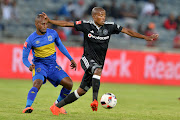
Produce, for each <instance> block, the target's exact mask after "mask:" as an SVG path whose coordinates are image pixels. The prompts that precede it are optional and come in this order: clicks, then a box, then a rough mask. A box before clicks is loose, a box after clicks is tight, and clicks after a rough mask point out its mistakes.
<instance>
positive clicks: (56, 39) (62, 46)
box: [55, 32, 73, 61]
mask: <svg viewBox="0 0 180 120" xmlns="http://www.w3.org/2000/svg"><path fill="white" fill-rule="evenodd" d="M55 34H56V38H55V43H56V46H57V47H58V49H59V50H60V51H61V52H62V53H63V54H64V55H65V56H66V57H67V58H68V59H69V60H70V61H71V60H72V59H73V58H72V57H71V56H70V54H69V53H68V51H67V49H66V47H65V46H64V45H63V44H62V42H61V39H60V38H59V36H58V34H57V32H55Z"/></svg>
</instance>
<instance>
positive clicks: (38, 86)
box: [33, 79, 43, 91]
mask: <svg viewBox="0 0 180 120" xmlns="http://www.w3.org/2000/svg"><path fill="white" fill-rule="evenodd" d="M42 84H43V81H42V80H41V79H36V80H35V81H34V82H33V87H36V88H37V89H38V91H39V89H40V88H41V86H42Z"/></svg>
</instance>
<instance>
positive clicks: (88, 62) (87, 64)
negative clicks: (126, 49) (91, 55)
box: [80, 56, 102, 74]
mask: <svg viewBox="0 0 180 120" xmlns="http://www.w3.org/2000/svg"><path fill="white" fill-rule="evenodd" d="M80 63H81V67H82V68H83V70H84V71H85V72H86V73H90V74H94V71H95V70H96V69H97V68H100V69H102V65H99V64H98V63H96V62H95V61H94V60H93V59H88V58H86V57H85V56H83V57H82V58H81V60H80Z"/></svg>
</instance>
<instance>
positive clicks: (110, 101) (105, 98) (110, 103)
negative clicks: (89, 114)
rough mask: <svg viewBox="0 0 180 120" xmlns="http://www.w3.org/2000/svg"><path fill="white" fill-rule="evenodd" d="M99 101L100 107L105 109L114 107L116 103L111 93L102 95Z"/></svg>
mask: <svg viewBox="0 0 180 120" xmlns="http://www.w3.org/2000/svg"><path fill="white" fill-rule="evenodd" d="M100 101H101V105H102V107H103V108H107V109H110V108H113V107H115V106H116V103H117V99H116V96H115V95H114V94H113V93H105V94H104V95H102V97H101V100H100Z"/></svg>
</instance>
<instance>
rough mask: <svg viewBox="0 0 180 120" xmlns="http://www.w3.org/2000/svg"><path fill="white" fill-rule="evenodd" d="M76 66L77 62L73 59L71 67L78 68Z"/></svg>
mask: <svg viewBox="0 0 180 120" xmlns="http://www.w3.org/2000/svg"><path fill="white" fill-rule="evenodd" d="M76 66H77V64H76V62H75V61H74V60H71V65H70V67H71V69H75V70H76Z"/></svg>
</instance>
